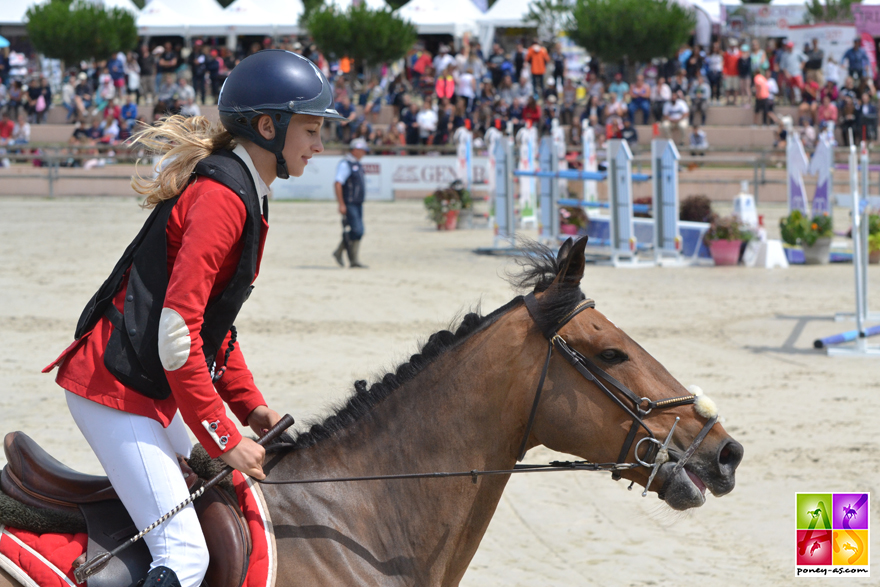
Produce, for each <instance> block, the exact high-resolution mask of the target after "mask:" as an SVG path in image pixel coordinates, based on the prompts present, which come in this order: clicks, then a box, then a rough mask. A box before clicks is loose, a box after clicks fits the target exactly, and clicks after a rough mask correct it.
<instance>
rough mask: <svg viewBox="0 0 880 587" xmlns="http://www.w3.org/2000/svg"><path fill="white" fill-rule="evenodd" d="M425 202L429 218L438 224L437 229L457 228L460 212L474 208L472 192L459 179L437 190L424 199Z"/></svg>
mask: <svg viewBox="0 0 880 587" xmlns="http://www.w3.org/2000/svg"><path fill="white" fill-rule="evenodd" d="M424 203H425V209H426V210H427V211H428V218H430V219H431V220H432V221H433V222H434V223H435V224H436V225H437V230H455V229H456V227H457V225H458V216H459V212H461V211H462V210H471V209H472V208H473V199H472V198H471V193H470V192H469V191H468V190H466V189H464V186H463V185H462V184H461V182H458V181H456V182H453V183H452V185H450V186H449V187H448V188H443V189H439V190H437V191H435V192H434V193H433V194H431V195H430V196H428V197H426V198H425V199H424Z"/></svg>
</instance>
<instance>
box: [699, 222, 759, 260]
mask: <svg viewBox="0 0 880 587" xmlns="http://www.w3.org/2000/svg"><path fill="white" fill-rule="evenodd" d="M751 236H752V235H751V233H749V232H748V231H746V230H743V228H742V226H740V223H739V220H738V219H737V218H736V217H734V216H722V217H719V218H715V219H713V221H712V224H711V226H710V227H709V230H708V231H707V232H706V244H707V246H708V247H709V251H710V252H711V253H712V260H713V261H715V264H716V265H736V264H737V263H738V262H739V254H740V250H741V249H742V244H743V242H746V241H748V240H749V239H750V238H751Z"/></svg>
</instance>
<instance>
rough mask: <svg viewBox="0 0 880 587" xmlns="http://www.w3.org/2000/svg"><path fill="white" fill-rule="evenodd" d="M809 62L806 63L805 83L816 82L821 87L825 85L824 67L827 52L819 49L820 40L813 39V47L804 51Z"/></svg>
mask: <svg viewBox="0 0 880 587" xmlns="http://www.w3.org/2000/svg"><path fill="white" fill-rule="evenodd" d="M804 55H805V56H806V58H807V60H806V61H805V62H804V81H814V82H816V83H817V84H819V85H820V86H823V85H825V80H824V79H823V77H824V75H823V67H824V65H825V63H824V61H825V51H823V50H822V49H821V48H819V39H813V44H812V46H810V47H808V48H807V50H806V51H804Z"/></svg>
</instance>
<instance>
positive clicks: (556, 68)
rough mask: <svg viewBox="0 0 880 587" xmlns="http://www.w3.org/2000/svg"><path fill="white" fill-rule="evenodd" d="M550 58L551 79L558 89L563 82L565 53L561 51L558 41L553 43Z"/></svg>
mask: <svg viewBox="0 0 880 587" xmlns="http://www.w3.org/2000/svg"><path fill="white" fill-rule="evenodd" d="M550 60H551V61H552V62H553V80H554V81H555V82H556V83H555V84H554V85H555V86H556V90H557V91H559V90H561V89H562V86H563V84H564V83H565V55H564V54H563V53H562V45H561V44H560V43H559V41H557V42H555V43H553V51H552V52H551V53H550Z"/></svg>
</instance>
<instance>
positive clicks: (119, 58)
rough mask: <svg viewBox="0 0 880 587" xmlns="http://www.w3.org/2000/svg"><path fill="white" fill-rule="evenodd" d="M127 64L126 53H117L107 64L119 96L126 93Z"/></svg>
mask: <svg viewBox="0 0 880 587" xmlns="http://www.w3.org/2000/svg"><path fill="white" fill-rule="evenodd" d="M125 62H126V59H125V53H122V52H119V53H116V54H115V55H113V56H112V57H111V58H110V60H109V61H108V62H107V71H108V72H109V73H110V77H111V78H112V79H113V87H114V88H115V89H116V94H117V95H118V96H121V95H122V94H124V93H125V88H126V83H125Z"/></svg>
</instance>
